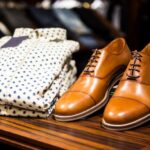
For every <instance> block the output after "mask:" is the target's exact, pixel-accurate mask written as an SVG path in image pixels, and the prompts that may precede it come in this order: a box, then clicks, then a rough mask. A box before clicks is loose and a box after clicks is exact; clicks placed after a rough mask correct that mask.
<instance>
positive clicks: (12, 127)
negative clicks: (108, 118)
mask: <svg viewBox="0 0 150 150" xmlns="http://www.w3.org/2000/svg"><path fill="white" fill-rule="evenodd" d="M99 113H100V114H101V112H99ZM100 122H101V117H100V115H99V114H98V113H97V114H94V115H93V116H91V117H89V118H87V119H84V120H80V121H76V122H58V121H55V120H53V119H52V118H48V119H31V118H30V119H29V118H11V117H0V142H3V143H5V144H9V145H13V146H15V147H18V148H19V149H55V150H56V149H70V150H75V149H76V150H91V149H96V150H97V149H105V150H114V149H119V150H120V149H121V150H141V149H142V150H150V124H149V123H147V124H145V125H143V126H142V127H139V128H136V129H134V130H130V131H125V132H115V131H108V130H106V129H103V128H102V127H101V126H100Z"/></svg>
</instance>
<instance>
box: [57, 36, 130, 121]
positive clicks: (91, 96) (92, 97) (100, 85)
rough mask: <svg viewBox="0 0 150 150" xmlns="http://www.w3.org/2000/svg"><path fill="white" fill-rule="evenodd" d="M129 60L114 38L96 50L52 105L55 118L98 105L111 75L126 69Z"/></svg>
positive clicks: (123, 46) (120, 42)
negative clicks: (76, 78)
mask: <svg viewBox="0 0 150 150" xmlns="http://www.w3.org/2000/svg"><path fill="white" fill-rule="evenodd" d="M130 58H131V54H130V50H129V48H128V46H127V44H126V42H125V40H124V39H123V38H117V39H115V40H114V41H112V42H111V43H110V44H108V45H107V46H106V47H104V48H103V49H98V50H96V51H95V52H94V54H93V55H92V56H91V59H90V60H89V62H88V64H87V66H86V67H85V69H84V70H83V72H82V73H81V75H80V76H79V78H78V80H77V81H76V82H75V83H74V84H73V85H72V86H71V87H70V89H69V90H68V91H67V92H66V93H65V94H64V95H63V96H62V97H61V98H60V100H59V101H58V102H57V103H56V105H55V115H61V116H64V117H65V116H71V115H76V114H82V112H84V111H86V110H88V109H90V108H91V107H93V106H95V105H97V104H98V103H100V102H101V101H102V100H103V99H104V97H105V94H106V92H107V90H108V88H109V87H110V82H111V81H112V80H113V78H114V74H116V73H119V70H120V69H121V68H122V67H123V66H127V64H128V63H129V61H130ZM81 116H82V115H81ZM55 118H56V119H57V117H55ZM80 118H82V117H80ZM72 120H74V119H73V118H72Z"/></svg>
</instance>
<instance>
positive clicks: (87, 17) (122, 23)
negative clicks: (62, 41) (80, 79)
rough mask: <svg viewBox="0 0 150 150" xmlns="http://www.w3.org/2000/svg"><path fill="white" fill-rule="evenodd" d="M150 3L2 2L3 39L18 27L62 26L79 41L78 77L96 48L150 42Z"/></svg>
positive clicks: (121, 0) (0, 30)
mask: <svg viewBox="0 0 150 150" xmlns="http://www.w3.org/2000/svg"><path fill="white" fill-rule="evenodd" d="M149 8H150V0H0V37H3V36H5V35H12V34H13V32H14V30H15V28H18V27H30V28H47V27H62V28H65V29H66V30H67V34H68V39H72V40H76V41H79V43H80V46H81V48H80V51H79V52H77V53H76V54H74V56H73V57H74V59H75V60H76V63H77V67H78V75H79V74H80V72H81V71H82V69H83V68H84V66H85V65H86V63H87V61H88V59H89V58H90V56H91V54H92V50H93V49H95V48H102V47H103V46H105V45H106V44H107V43H109V42H110V41H111V40H113V39H114V38H117V37H124V38H125V39H126V40H127V43H128V45H129V47H130V49H131V50H135V49H137V50H141V49H142V48H143V47H144V46H145V45H146V44H147V43H148V42H150V9H149Z"/></svg>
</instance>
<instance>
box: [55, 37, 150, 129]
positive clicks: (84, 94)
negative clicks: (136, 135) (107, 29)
mask: <svg viewBox="0 0 150 150" xmlns="http://www.w3.org/2000/svg"><path fill="white" fill-rule="evenodd" d="M127 65H128V66H127ZM126 67H127V68H126ZM125 69H126V70H125ZM122 75H123V77H122V78H121V76H122ZM120 78H121V80H120ZM119 80H120V83H119V85H118V88H117V90H116V91H115V93H114V94H113V96H112V97H111V99H110V100H109V93H110V90H111V89H112V87H113V86H114V85H115V84H116V83H117V82H118V81H119ZM108 100H109V102H108ZM107 102H108V104H107ZM106 104H107V106H106V108H105V111H104V115H103V119H102V125H103V126H104V127H105V128H108V129H112V130H126V129H130V128H133V127H136V126H139V125H141V124H143V123H145V122H147V121H148V120H149V119H150V44H149V45H147V46H146V47H145V48H144V49H143V50H142V51H141V52H140V53H139V52H137V51H135V52H134V53H133V55H131V53H130V50H129V48H128V46H127V44H126V42H125V40H124V39H123V38H118V39H115V40H114V41H112V42H111V43H110V44H108V45H107V46H106V47H104V48H103V49H97V50H95V52H94V53H93V55H92V57H91V59H90V61H89V62H88V64H87V66H86V68H85V69H84V71H83V72H82V73H81V75H80V77H79V78H78V80H77V81H76V82H75V83H74V84H73V85H72V86H71V87H70V89H69V90H68V91H67V92H66V93H65V94H64V95H63V96H62V97H61V98H60V100H59V101H58V102H57V103H56V105H55V114H54V117H55V119H56V120H59V121H74V120H78V119H81V118H83V117H86V116H88V115H90V114H92V113H94V112H96V111H97V110H99V109H101V108H102V107H103V106H105V105H106Z"/></svg>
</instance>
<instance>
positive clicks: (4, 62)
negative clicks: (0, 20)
mask: <svg viewBox="0 0 150 150" xmlns="http://www.w3.org/2000/svg"><path fill="white" fill-rule="evenodd" d="M0 47H1V48H0V57H1V59H0V115H7V116H30V117H37V116H39V117H47V116H49V114H50V113H51V112H52V109H53V106H54V104H55V102H56V101H57V100H58V98H59V97H60V96H61V95H62V94H63V93H64V92H65V91H66V90H67V89H68V87H69V86H70V85H71V84H72V83H73V82H74V81H75V79H76V78H75V74H76V67H75V61H74V60H72V58H71V56H72V53H74V52H76V51H77V50H78V49H79V44H78V42H75V41H71V40H67V39H66V30H64V29H61V28H46V29H36V30H33V29H30V28H19V29H16V30H15V32H14V35H13V36H12V37H4V38H2V39H0Z"/></svg>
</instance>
